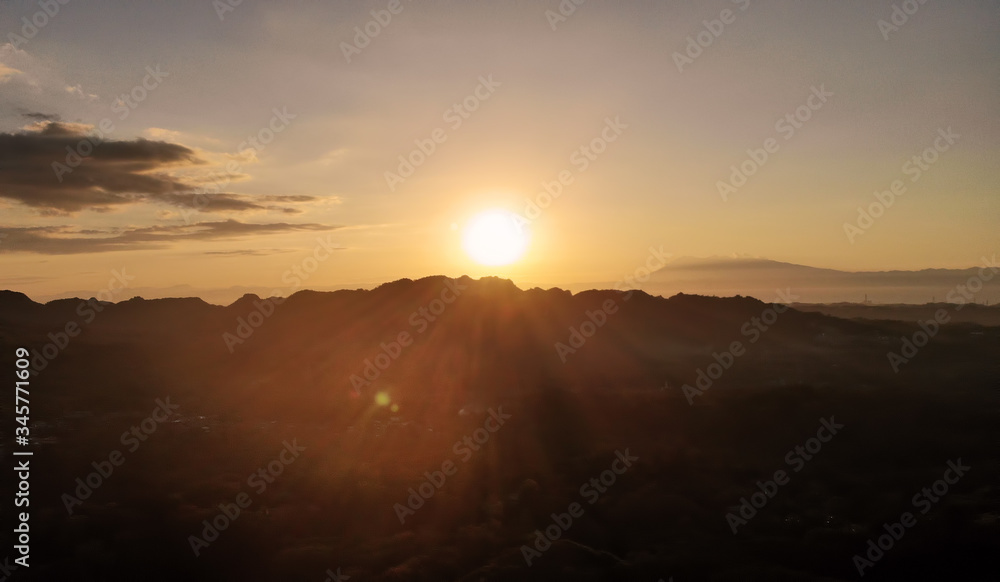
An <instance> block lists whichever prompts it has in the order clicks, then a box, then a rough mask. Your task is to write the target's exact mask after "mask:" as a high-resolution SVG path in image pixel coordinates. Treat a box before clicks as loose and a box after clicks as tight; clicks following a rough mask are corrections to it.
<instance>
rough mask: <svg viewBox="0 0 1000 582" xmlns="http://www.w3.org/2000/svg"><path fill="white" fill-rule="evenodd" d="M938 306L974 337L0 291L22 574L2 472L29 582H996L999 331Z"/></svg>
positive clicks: (593, 307)
mask: <svg viewBox="0 0 1000 582" xmlns="http://www.w3.org/2000/svg"><path fill="white" fill-rule="evenodd" d="M463 287H464V289H463ZM938 307H939V308H940V309H941V310H944V312H945V313H944V315H949V314H950V315H952V316H956V317H953V318H949V322H948V323H944V324H937V322H935V324H936V325H937V327H935V324H929V323H927V322H926V321H925V320H921V321H919V322H912V321H909V322H908V321H888V320H880V321H873V320H862V319H851V320H848V319H837V318H834V317H831V316H828V315H823V314H821V313H806V312H801V311H797V310H794V309H788V310H785V309H784V308H783V307H778V308H777V309H776V308H774V307H771V306H770V305H768V304H765V303H762V302H760V301H758V300H756V299H752V298H743V297H736V298H728V299H722V298H707V297H699V296H691V295H678V296H674V297H671V298H669V299H663V298H659V297H650V296H648V295H645V294H642V293H639V292H635V293H633V294H626V293H621V292H613V291H592V292H585V293H580V294H576V295H570V294H569V293H568V292H565V291H561V290H558V289H553V290H540V289H533V290H519V289H517V288H515V287H514V286H513V285H512V284H510V283H509V282H508V281H504V280H498V279H483V280H480V281H472V280H470V279H459V280H457V281H452V280H448V279H444V278H440V277H437V278H427V279H422V280H419V281H409V280H403V281H398V282H395V283H391V284H386V285H383V286H381V287H379V288H378V289H375V290H372V291H338V292H333V293H314V292H299V293H297V294H295V295H293V296H292V297H290V298H288V299H286V300H284V301H283V302H282V303H281V304H280V305H279V304H277V302H276V301H271V300H262V299H259V298H256V297H249V296H248V297H244V298H243V299H241V300H240V301H238V302H236V303H234V304H233V305H230V306H227V307H219V306H214V305H209V304H206V303H204V302H202V301H201V300H198V299H164V300H155V301H144V300H141V299H132V300H129V301H124V302H121V303H118V304H114V305H112V304H101V303H98V302H96V301H92V302H90V303H87V302H85V301H83V300H79V299H76V300H60V301H55V302H51V303H49V304H46V305H39V304H36V303H33V302H32V301H30V300H29V299H28V298H27V297H25V296H23V295H20V294H17V293H11V292H0V349H2V354H3V357H2V358H0V366H2V369H3V374H4V376H5V377H7V378H8V379H9V381H8V390H9V392H8V396H5V397H4V398H3V401H2V403H3V418H2V421H0V430H2V433H3V439H2V443H3V444H2V448H3V455H4V458H5V459H8V460H9V461H8V462H9V463H10V464H14V462H13V461H12V460H11V459H14V458H15V457H12V456H11V452H12V451H14V450H19V451H23V450H31V451H33V452H34V456H33V457H31V475H30V511H31V517H30V547H31V551H30V567H27V568H26V567H23V566H19V567H17V568H16V569H12V567H13V566H15V565H16V564H15V563H14V559H15V558H17V557H18V556H19V554H18V553H17V551H16V550H14V549H13V545H14V543H15V542H14V539H13V535H12V534H11V533H6V532H11V530H12V529H13V528H14V527H15V526H16V521H15V520H16V517H15V515H14V513H15V508H14V506H13V499H14V491H15V489H16V488H17V487H18V480H17V478H16V477H15V475H13V474H12V473H13V472H12V471H9V470H7V471H6V476H5V477H4V478H3V480H2V489H3V490H2V491H0V493H2V498H3V499H4V500H6V501H5V503H8V504H9V505H7V507H6V508H5V511H4V516H5V518H4V519H5V522H4V526H3V531H4V532H5V534H4V535H3V536H0V538H2V541H3V542H4V543H3V548H2V549H0V560H2V559H3V557H4V556H7V561H6V562H2V563H3V564H4V565H6V568H7V569H8V570H10V572H11V573H10V574H9V575H8V578H7V579H9V580H60V581H72V580H130V581H134V580H144V581H153V580H289V581H299V580H302V581H306V580H312V581H317V582H319V581H324V580H347V579H348V577H349V578H350V580H351V581H352V582H363V581H368V580H381V581H389V580H392V581H452V580H461V581H465V582H479V581H500V580H504V581H506V580H525V581H530V580H539V581H542V580H545V581H551V580H572V581H604V580H607V581H612V580H613V581H636V582H645V581H649V582H655V581H657V580H664V581H666V580H670V579H671V578H672V579H673V580H674V581H676V582H683V581H687V580H718V581H722V580H726V581H730V580H731V581H737V580H829V581H833V580H858V579H861V578H862V576H861V575H860V573H859V569H860V570H861V571H862V572H863V574H864V576H863V579H864V580H866V581H867V580H907V581H910V580H935V581H938V580H967V581H987V580H998V579H1000V574H998V572H1000V567H998V563H997V556H998V551H997V550H998V548H1000V524H998V517H1000V492H998V483H1000V463H998V459H1000V456H998V453H1000V428H998V426H997V420H998V418H1000V390H998V388H1000V358H998V354H1000V327H984V326H980V325H977V324H974V323H968V322H962V321H961V318H960V317H957V314H958V313H959V312H960V311H961V308H962V306H960V305H941V306H938ZM929 313H930V312H929ZM930 317H931V318H933V317H934V315H933V314H931V315H930ZM880 319H881V317H880ZM900 319H906V318H900ZM585 322H592V323H585ZM70 323H72V324H74V325H73V326H70V327H69V328H67V324H70ZM921 324H922V325H923V329H922V328H921ZM570 328H573V330H575V331H573V330H571V329H570ZM72 332H76V333H75V335H74V334H72ZM577 332H579V335H576V333H577ZM226 334H230V335H226ZM921 334H923V335H921ZM47 344H52V346H51V347H47ZM559 344H562V345H559ZM19 347H24V348H27V349H28V350H29V351H30V352H31V358H30V360H31V365H32V368H33V369H34V370H35V373H34V374H33V375H32V376H31V380H30V382H31V384H30V421H29V422H28V426H29V427H30V445H29V446H27V447H22V446H17V445H16V444H15V441H14V432H15V429H16V427H18V426H20V425H19V424H18V423H17V421H16V418H15V414H14V410H13V408H12V405H13V404H14V397H13V392H14V380H15V377H14V371H15V365H16V364H15V350H16V349H17V348H19ZM890 352H893V353H895V354H898V355H897V356H896V357H891V356H889V355H888V354H889V353H890ZM352 376H353V378H352ZM366 378H367V379H366ZM925 488H926V489H925ZM758 492H760V493H758ZM755 494H757V495H755ZM734 530H735V533H734ZM539 532H543V533H539ZM546 534H547V537H546ZM553 539H554V541H552V540H553ZM879 544H882V547H881V548H879V547H878V545H879Z"/></svg>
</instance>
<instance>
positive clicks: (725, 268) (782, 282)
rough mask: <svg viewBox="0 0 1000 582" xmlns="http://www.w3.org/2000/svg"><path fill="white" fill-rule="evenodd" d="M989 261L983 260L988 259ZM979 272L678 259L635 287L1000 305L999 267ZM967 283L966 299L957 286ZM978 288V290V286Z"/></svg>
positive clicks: (822, 299)
mask: <svg viewBox="0 0 1000 582" xmlns="http://www.w3.org/2000/svg"><path fill="white" fill-rule="evenodd" d="M987 259H988V261H987ZM982 265H983V267H984V268H983V269H980V268H979V267H973V268H969V269H923V270H920V271H858V272H851V271H837V270H834V269H821V268H816V267H807V266H804V265H796V264H792V263H783V262H779V261H772V260H767V259H759V258H724V257H711V258H692V257H681V258H678V259H676V260H674V261H672V262H670V263H668V264H667V265H666V266H664V267H663V268H661V269H658V270H657V271H655V272H654V273H653V274H652V276H651V277H650V278H649V280H648V281H646V282H643V283H641V284H639V286H640V287H641V288H642V289H643V290H644V291H646V292H648V293H651V294H655V295H663V296H670V295H674V294H676V293H699V294H703V295H719V296H732V295H737V294H743V295H751V296H754V297H759V298H761V299H764V300H768V301H770V300H773V299H774V297H775V289H790V290H791V291H792V292H793V293H795V294H797V295H798V296H799V299H798V301H800V302H803V303H839V302H854V303H863V302H864V300H865V297H866V296H867V298H868V300H869V301H871V302H873V303H914V304H924V303H931V302H934V301H947V302H949V303H955V302H957V300H956V298H961V299H959V300H961V301H970V302H976V303H984V302H988V303H990V304H995V303H998V302H1000V277H998V276H996V275H997V274H1000V265H997V266H996V267H992V268H986V266H987V265H996V262H995V259H989V258H984V262H983V263H982ZM970 282H972V285H971V287H972V289H977V291H974V292H973V291H969V294H968V295H967V296H964V297H963V295H962V294H961V292H959V290H958V287H959V286H966V285H969V283H970ZM980 284H981V285H982V287H981V288H980Z"/></svg>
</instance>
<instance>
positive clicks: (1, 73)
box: [0, 63, 21, 83]
mask: <svg viewBox="0 0 1000 582" xmlns="http://www.w3.org/2000/svg"><path fill="white" fill-rule="evenodd" d="M20 74H21V71H18V70H17V69H15V68H13V67H8V66H7V65H5V64H3V63H0V83H3V82H4V81H6V80H7V79H9V78H10V77H13V76H14V75H20Z"/></svg>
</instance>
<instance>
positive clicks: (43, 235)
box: [0, 220, 341, 255]
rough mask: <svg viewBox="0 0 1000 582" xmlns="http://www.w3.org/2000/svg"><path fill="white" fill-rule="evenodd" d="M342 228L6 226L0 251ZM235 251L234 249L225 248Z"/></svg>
mask: <svg viewBox="0 0 1000 582" xmlns="http://www.w3.org/2000/svg"><path fill="white" fill-rule="evenodd" d="M338 228H341V227H340V226H329V225H324V224H290V223H286V222H275V223H268V224H253V223H246V222H239V221H236V220H224V221H218V222H200V223H197V224H190V225H184V224H177V225H167V226H150V227H145V228H126V229H106V230H96V229H80V228H77V227H72V226H36V227H13V228H5V229H4V232H3V234H4V235H6V237H5V238H4V244H3V245H0V253H4V252H30V253H38V254H45V255H71V254H79V253H100V252H110V251H124V250H150V249H162V248H168V247H170V246H172V245H173V244H174V243H177V242H181V241H191V240H197V241H212V240H230V239H240V238H244V237H250V236H254V237H256V236H261V235H267V234H280V233H285V232H300V231H328V230H336V229H338ZM226 252H232V251H226Z"/></svg>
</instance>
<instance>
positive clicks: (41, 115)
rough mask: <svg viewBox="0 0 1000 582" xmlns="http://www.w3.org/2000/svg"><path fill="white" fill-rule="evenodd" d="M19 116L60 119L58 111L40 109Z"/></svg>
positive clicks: (49, 119)
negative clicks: (45, 111) (50, 111)
mask: <svg viewBox="0 0 1000 582" xmlns="http://www.w3.org/2000/svg"><path fill="white" fill-rule="evenodd" d="M0 66H2V65H0ZM21 117H27V118H28V119H34V120H35V121H60V119H61V118H60V117H59V114H58V113H42V112H40V111H29V112H27V113H22V114H21Z"/></svg>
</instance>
